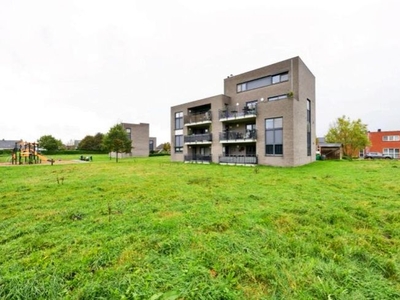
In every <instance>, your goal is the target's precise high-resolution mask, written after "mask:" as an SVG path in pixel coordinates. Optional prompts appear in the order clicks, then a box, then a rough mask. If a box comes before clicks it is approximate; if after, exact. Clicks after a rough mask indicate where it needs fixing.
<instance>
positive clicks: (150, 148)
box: [149, 140, 154, 151]
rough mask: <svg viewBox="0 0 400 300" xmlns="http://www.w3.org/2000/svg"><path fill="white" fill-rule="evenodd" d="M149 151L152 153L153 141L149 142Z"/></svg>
mask: <svg viewBox="0 0 400 300" xmlns="http://www.w3.org/2000/svg"><path fill="white" fill-rule="evenodd" d="M149 150H150V151H154V141H153V140H150V141H149Z"/></svg>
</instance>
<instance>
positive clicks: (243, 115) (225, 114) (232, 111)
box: [218, 106, 257, 121]
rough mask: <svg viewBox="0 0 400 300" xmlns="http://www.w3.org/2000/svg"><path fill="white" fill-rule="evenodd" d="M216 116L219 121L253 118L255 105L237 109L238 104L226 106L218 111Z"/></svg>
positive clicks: (255, 111)
mask: <svg viewBox="0 0 400 300" xmlns="http://www.w3.org/2000/svg"><path fill="white" fill-rule="evenodd" d="M218 117H219V120H220V121H230V120H238V119H246V120H248V119H254V118H256V117H257V106H253V107H247V106H245V107H243V108H241V109H239V108H238V106H231V107H226V108H224V109H220V110H219V111H218Z"/></svg>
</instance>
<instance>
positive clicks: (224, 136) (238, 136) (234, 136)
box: [219, 129, 257, 141]
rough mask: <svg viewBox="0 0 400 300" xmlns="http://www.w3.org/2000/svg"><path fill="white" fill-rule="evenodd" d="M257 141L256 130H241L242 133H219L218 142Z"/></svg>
mask: <svg viewBox="0 0 400 300" xmlns="http://www.w3.org/2000/svg"><path fill="white" fill-rule="evenodd" d="M256 139H257V130H256V129H252V130H242V131H224V132H220V133H219V140H220V141H238V140H242V141H247V140H256Z"/></svg>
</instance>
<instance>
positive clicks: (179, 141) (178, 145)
mask: <svg viewBox="0 0 400 300" xmlns="http://www.w3.org/2000/svg"><path fill="white" fill-rule="evenodd" d="M175 152H176V153H180V152H183V135H175Z"/></svg>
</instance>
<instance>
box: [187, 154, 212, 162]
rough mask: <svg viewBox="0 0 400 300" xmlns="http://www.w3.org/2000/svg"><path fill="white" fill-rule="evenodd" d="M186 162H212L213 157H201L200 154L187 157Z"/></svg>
mask: <svg viewBox="0 0 400 300" xmlns="http://www.w3.org/2000/svg"><path fill="white" fill-rule="evenodd" d="M184 161H185V162H211V161H212V157H211V155H200V154H195V155H185V156H184Z"/></svg>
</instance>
